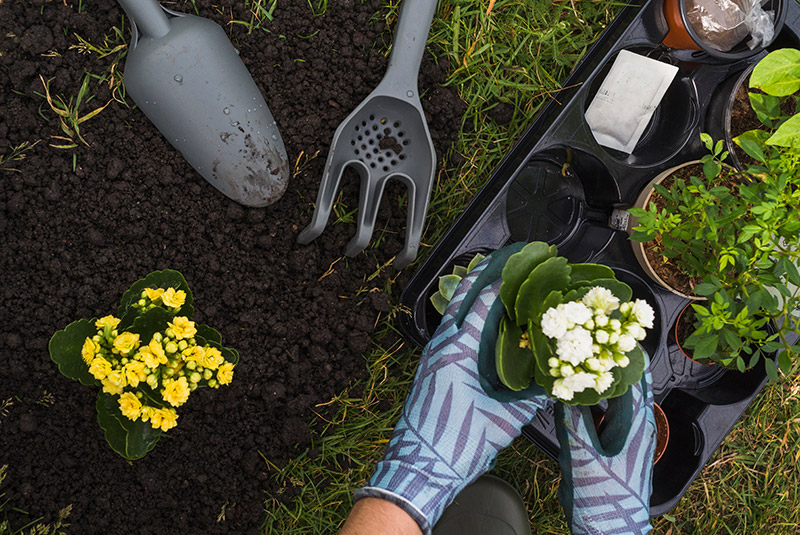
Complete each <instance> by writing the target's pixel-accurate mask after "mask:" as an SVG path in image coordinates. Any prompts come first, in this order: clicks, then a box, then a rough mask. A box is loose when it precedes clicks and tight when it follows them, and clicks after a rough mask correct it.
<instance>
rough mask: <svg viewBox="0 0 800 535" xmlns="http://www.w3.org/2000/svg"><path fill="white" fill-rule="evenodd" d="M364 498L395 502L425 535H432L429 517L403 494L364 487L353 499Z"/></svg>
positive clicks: (355, 500)
mask: <svg viewBox="0 0 800 535" xmlns="http://www.w3.org/2000/svg"><path fill="white" fill-rule="evenodd" d="M362 498H380V499H382V500H386V501H388V502H391V503H393V504H395V505H396V506H398V507H399V508H401V509H402V510H403V511H405V512H406V513H407V514H408V516H410V517H411V518H413V519H414V521H415V522H416V523H417V525H418V526H419V529H421V530H422V533H423V535H431V525H430V523H429V522H428V519H427V518H426V517H425V515H424V514H423V513H422V511H420V510H419V509H418V508H417V507H416V506H415V505H414V504H413V503H411V502H410V501H408V500H406V499H405V498H403V497H402V496H399V495H397V494H395V493H393V492H389V491H388V490H385V489H381V488H378V487H362V488H360V489H358V490H357V491H356V492H355V495H354V496H353V501H354V502H357V501H358V500H360V499H362Z"/></svg>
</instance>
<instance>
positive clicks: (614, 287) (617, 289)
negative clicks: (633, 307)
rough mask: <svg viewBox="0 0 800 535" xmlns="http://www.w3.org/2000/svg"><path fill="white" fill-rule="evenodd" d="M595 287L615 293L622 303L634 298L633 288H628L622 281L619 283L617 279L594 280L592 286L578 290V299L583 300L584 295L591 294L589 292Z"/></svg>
mask: <svg viewBox="0 0 800 535" xmlns="http://www.w3.org/2000/svg"><path fill="white" fill-rule="evenodd" d="M595 286H600V287H601V288H606V289H608V290H610V291H611V293H613V294H614V295H615V296H616V297H617V298H618V299H619V300H620V302H621V303H624V302H626V301H630V300H631V298H632V297H633V290H631V287H630V286H628V285H627V284H625V283H624V282H622V281H618V280H617V279H597V280H594V281H592V283H591V284H589V285H587V286H584V287H582V288H579V289H578V290H577V296H576V297H577V298H582V297H583V296H584V295H586V294H587V293H588V292H589V290H591V289H592V288H594V287H595Z"/></svg>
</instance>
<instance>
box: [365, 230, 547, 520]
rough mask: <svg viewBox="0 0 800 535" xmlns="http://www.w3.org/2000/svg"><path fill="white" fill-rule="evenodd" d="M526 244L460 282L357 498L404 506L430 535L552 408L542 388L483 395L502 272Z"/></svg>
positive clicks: (503, 251) (492, 259) (498, 253)
mask: <svg viewBox="0 0 800 535" xmlns="http://www.w3.org/2000/svg"><path fill="white" fill-rule="evenodd" d="M521 246H522V244H520V245H519V246H509V247H506V248H504V249H501V250H499V251H496V252H495V253H493V254H492V255H490V256H489V257H488V258H487V259H485V260H483V261H482V262H481V263H480V264H478V266H477V267H476V268H475V269H474V270H473V271H472V272H471V273H470V274H469V275H468V276H467V277H465V278H464V280H462V281H461V284H460V285H459V286H458V289H457V290H456V292H455V295H454V296H453V299H452V300H451V301H450V305H449V306H448V308H447V310H446V311H445V313H444V317H443V318H442V322H441V324H440V325H439V328H438V329H437V330H436V332H435V333H434V335H433V338H432V339H431V341H430V342H429V343H428V345H427V346H426V347H425V349H424V351H423V353H422V357H421V359H420V363H419V368H418V370H417V375H416V377H415V379H414V383H413V385H412V387H411V390H410V392H409V394H408V398H407V399H406V402H405V404H404V406H403V412H402V415H401V417H400V420H399V422H398V423H397V426H396V427H395V429H394V433H393V434H392V438H391V440H390V441H389V445H388V446H387V448H386V453H385V454H384V458H383V460H381V461H380V462H379V463H378V466H377V468H376V471H375V474H374V475H373V476H372V478H371V479H370V480H369V483H368V484H367V486H366V487H364V488H361V489H359V490H358V491H356V493H355V499H356V500H358V499H360V498H364V497H367V496H372V497H378V498H383V499H385V500H389V501H390V502H392V503H394V504H396V505H398V506H400V507H402V508H403V509H404V510H405V511H406V512H407V513H408V514H409V515H411V517H412V518H414V520H416V521H417V523H418V524H419V526H420V529H421V530H422V532H423V533H425V534H426V535H427V534H430V533H431V528H432V526H433V525H434V524H435V523H436V521H437V520H438V519H439V517H440V516H441V515H442V512H443V511H444V509H445V508H446V507H447V506H448V505H449V504H450V502H451V501H452V500H453V498H454V497H455V496H456V495H457V494H458V493H459V492H460V491H461V489H463V488H464V487H465V486H467V485H468V484H470V483H472V482H473V481H474V480H476V479H477V478H478V477H479V476H480V475H482V474H483V473H484V472H486V471H487V470H489V468H490V467H491V465H492V463H493V461H494V459H495V457H496V456H497V453H498V452H499V451H500V450H501V449H503V448H505V447H506V446H508V445H509V444H510V443H511V442H512V440H513V439H514V438H515V437H517V436H519V434H520V432H521V429H522V427H523V426H524V425H525V424H527V423H529V422H530V421H531V420H532V419H533V417H534V415H535V414H536V411H537V410H539V409H540V408H542V407H543V406H544V405H545V404H546V403H547V402H548V398H547V397H546V395H545V394H544V390H542V389H541V388H540V387H538V386H534V387H530V388H528V389H526V390H524V391H522V392H518V393H515V394H517V397H518V398H521V399H519V400H518V401H511V402H505V401H498V400H496V399H493V398H491V397H489V396H488V395H487V394H486V392H485V391H484V390H483V388H482V387H481V380H480V379H479V374H478V350H479V346H481V345H483V344H485V343H492V344H493V343H494V342H493V341H491V340H494V339H496V333H497V326H498V324H499V321H500V317H501V316H502V314H503V304H502V302H501V301H500V299H499V288H500V272H501V270H502V267H503V266H504V265H505V262H506V260H507V259H508V257H509V256H510V255H511V254H513V253H515V252H517V251H519V249H520V248H521ZM484 330H485V331H486V333H487V336H485V337H482V336H481V333H482V331H484ZM492 332H494V336H490V335H489V334H490V333H492ZM482 338H485V339H486V340H489V342H487V341H486V340H482Z"/></svg>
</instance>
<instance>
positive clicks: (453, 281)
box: [439, 275, 462, 302]
mask: <svg viewBox="0 0 800 535" xmlns="http://www.w3.org/2000/svg"><path fill="white" fill-rule="evenodd" d="M461 280H462V277H459V276H458V275H442V276H441V277H439V293H440V294H442V297H444V298H445V299H447V301H448V302H450V299H452V298H453V295H454V294H455V293H456V288H458V285H459V283H460V282H461Z"/></svg>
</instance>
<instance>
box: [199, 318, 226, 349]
mask: <svg viewBox="0 0 800 535" xmlns="http://www.w3.org/2000/svg"><path fill="white" fill-rule="evenodd" d="M194 327H195V329H197V336H196V337H195V338H198V337H199V338H202V339H204V340H209V341H212V342H216V343H218V344H221V343H222V335H221V334H220V333H219V331H218V330H216V329H214V328H213V327H209V326H208V325H203V324H200V323H198V324H195V326H194Z"/></svg>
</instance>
